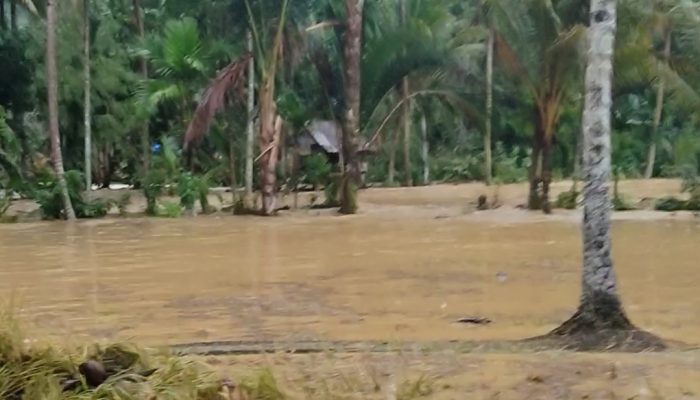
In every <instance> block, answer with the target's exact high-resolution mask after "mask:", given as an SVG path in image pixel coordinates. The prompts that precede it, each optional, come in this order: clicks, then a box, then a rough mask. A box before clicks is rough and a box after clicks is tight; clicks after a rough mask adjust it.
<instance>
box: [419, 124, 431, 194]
mask: <svg viewBox="0 0 700 400" xmlns="http://www.w3.org/2000/svg"><path fill="white" fill-rule="evenodd" d="M420 131H421V138H422V142H423V146H422V148H421V158H422V160H421V161H423V184H424V185H428V184H430V160H428V150H429V148H428V146H429V145H428V120H427V118H426V117H425V112H423V114H421V117H420Z"/></svg>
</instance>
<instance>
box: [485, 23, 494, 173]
mask: <svg viewBox="0 0 700 400" xmlns="http://www.w3.org/2000/svg"><path fill="white" fill-rule="evenodd" d="M494 38H495V32H494V30H493V28H491V29H489V37H488V43H487V49H486V126H485V129H484V177H485V178H486V184H487V185H490V184H491V183H492V181H493V161H492V159H491V158H492V156H491V134H492V132H491V130H492V125H493V50H494Z"/></svg>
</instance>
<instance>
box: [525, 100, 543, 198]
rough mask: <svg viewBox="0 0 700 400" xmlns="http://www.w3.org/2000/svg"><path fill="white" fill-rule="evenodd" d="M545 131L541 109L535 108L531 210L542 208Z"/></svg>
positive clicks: (531, 168)
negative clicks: (541, 189) (541, 186)
mask: <svg viewBox="0 0 700 400" xmlns="http://www.w3.org/2000/svg"><path fill="white" fill-rule="evenodd" d="M543 147H544V131H543V129H542V121H541V117H540V113H539V110H538V109H537V108H535V132H534V136H533V141H532V154H531V158H530V193H529V196H528V201H527V208H528V209H529V210H539V209H541V208H542V197H541V194H540V185H541V183H542V170H543V165H542V164H543V154H542V153H543Z"/></svg>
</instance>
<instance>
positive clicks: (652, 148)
mask: <svg viewBox="0 0 700 400" xmlns="http://www.w3.org/2000/svg"><path fill="white" fill-rule="evenodd" d="M670 58H671V29H668V30H667V32H666V39H665V43H664V62H666V63H667V62H668V61H669V59H670ZM665 89H666V81H665V80H664V77H663V74H662V75H661V77H660V78H659V86H658V88H657V89H656V109H655V110H654V125H653V126H652V128H651V129H652V130H651V143H649V154H648V155H647V168H646V171H645V172H644V178H645V179H651V178H652V176H653V175H654V164H655V163H656V142H657V141H658V140H659V138H658V135H659V126H660V125H661V116H662V115H663V111H664V92H665Z"/></svg>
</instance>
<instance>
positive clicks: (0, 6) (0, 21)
mask: <svg viewBox="0 0 700 400" xmlns="http://www.w3.org/2000/svg"><path fill="white" fill-rule="evenodd" d="M6 29H7V19H5V0H0V30H3V31H4V30H6Z"/></svg>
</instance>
